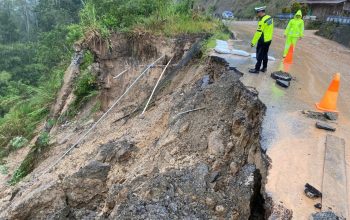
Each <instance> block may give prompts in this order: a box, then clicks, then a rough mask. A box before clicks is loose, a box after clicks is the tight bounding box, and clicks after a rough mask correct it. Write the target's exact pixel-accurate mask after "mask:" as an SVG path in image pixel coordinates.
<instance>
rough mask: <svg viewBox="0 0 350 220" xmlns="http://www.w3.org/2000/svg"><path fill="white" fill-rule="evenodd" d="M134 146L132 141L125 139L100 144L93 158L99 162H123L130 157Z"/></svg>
mask: <svg viewBox="0 0 350 220" xmlns="http://www.w3.org/2000/svg"><path fill="white" fill-rule="evenodd" d="M134 150H135V147H134V145H133V144H132V143H129V142H128V141H126V140H123V141H118V142H114V141H111V142H109V143H107V144H104V145H101V147H100V150H99V152H98V153H97V156H96V157H95V159H96V160H97V161H100V162H103V163H104V162H108V163H112V164H113V163H116V162H125V161H127V160H128V159H129V158H130V157H131V154H132V152H133V151H134Z"/></svg>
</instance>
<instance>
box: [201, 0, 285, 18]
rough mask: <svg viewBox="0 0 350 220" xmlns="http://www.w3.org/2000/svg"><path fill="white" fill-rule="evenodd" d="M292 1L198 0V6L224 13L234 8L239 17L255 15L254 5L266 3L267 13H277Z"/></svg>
mask: <svg viewBox="0 0 350 220" xmlns="http://www.w3.org/2000/svg"><path fill="white" fill-rule="evenodd" d="M291 3H292V1H289V0H271V1H268V2H266V3H262V2H261V1H259V0H213V1H208V0H198V1H197V2H196V4H197V6H200V7H204V8H205V9H211V10H214V12H215V13H219V14H220V13H222V12H223V11H225V10H232V11H233V12H234V13H235V16H236V17H239V18H251V17H254V16H255V14H254V7H256V6H261V5H266V6H267V13H269V14H272V15H274V14H277V13H280V12H281V11H282V8H284V7H287V6H289V5H290V4H291Z"/></svg>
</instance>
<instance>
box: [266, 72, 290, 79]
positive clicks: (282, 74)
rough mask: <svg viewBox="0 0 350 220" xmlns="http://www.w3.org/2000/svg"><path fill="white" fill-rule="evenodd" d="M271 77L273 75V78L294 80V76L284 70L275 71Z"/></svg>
mask: <svg viewBox="0 0 350 220" xmlns="http://www.w3.org/2000/svg"><path fill="white" fill-rule="evenodd" d="M271 77H272V79H280V80H284V81H291V80H292V76H291V75H290V74H289V73H287V72H283V71H277V72H273V73H271Z"/></svg>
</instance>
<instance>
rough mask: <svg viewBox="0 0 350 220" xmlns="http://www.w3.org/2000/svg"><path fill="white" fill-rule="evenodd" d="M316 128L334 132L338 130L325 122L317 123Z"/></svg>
mask: <svg viewBox="0 0 350 220" xmlns="http://www.w3.org/2000/svg"><path fill="white" fill-rule="evenodd" d="M316 128H318V129H323V130H326V131H333V132H334V131H335V130H336V129H335V128H334V127H332V126H330V125H328V124H326V123H323V122H316Z"/></svg>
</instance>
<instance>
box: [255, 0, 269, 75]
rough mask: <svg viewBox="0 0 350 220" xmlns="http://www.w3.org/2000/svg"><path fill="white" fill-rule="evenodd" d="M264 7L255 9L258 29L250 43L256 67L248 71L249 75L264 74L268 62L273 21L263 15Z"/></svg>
mask: <svg viewBox="0 0 350 220" xmlns="http://www.w3.org/2000/svg"><path fill="white" fill-rule="evenodd" d="M265 9H266V6H263V7H258V8H255V11H256V14H257V16H258V17H259V23H258V29H257V30H256V33H255V35H254V37H253V40H252V42H251V47H254V46H255V45H257V47H256V60H257V62H256V65H255V68H254V69H250V70H249V72H250V73H259V71H261V72H266V70H267V62H268V52H269V48H270V45H271V41H272V36H273V28H274V27H273V26H274V25H273V19H272V17H271V16H269V15H266V14H265ZM261 64H263V67H262V69H260V67H261Z"/></svg>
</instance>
